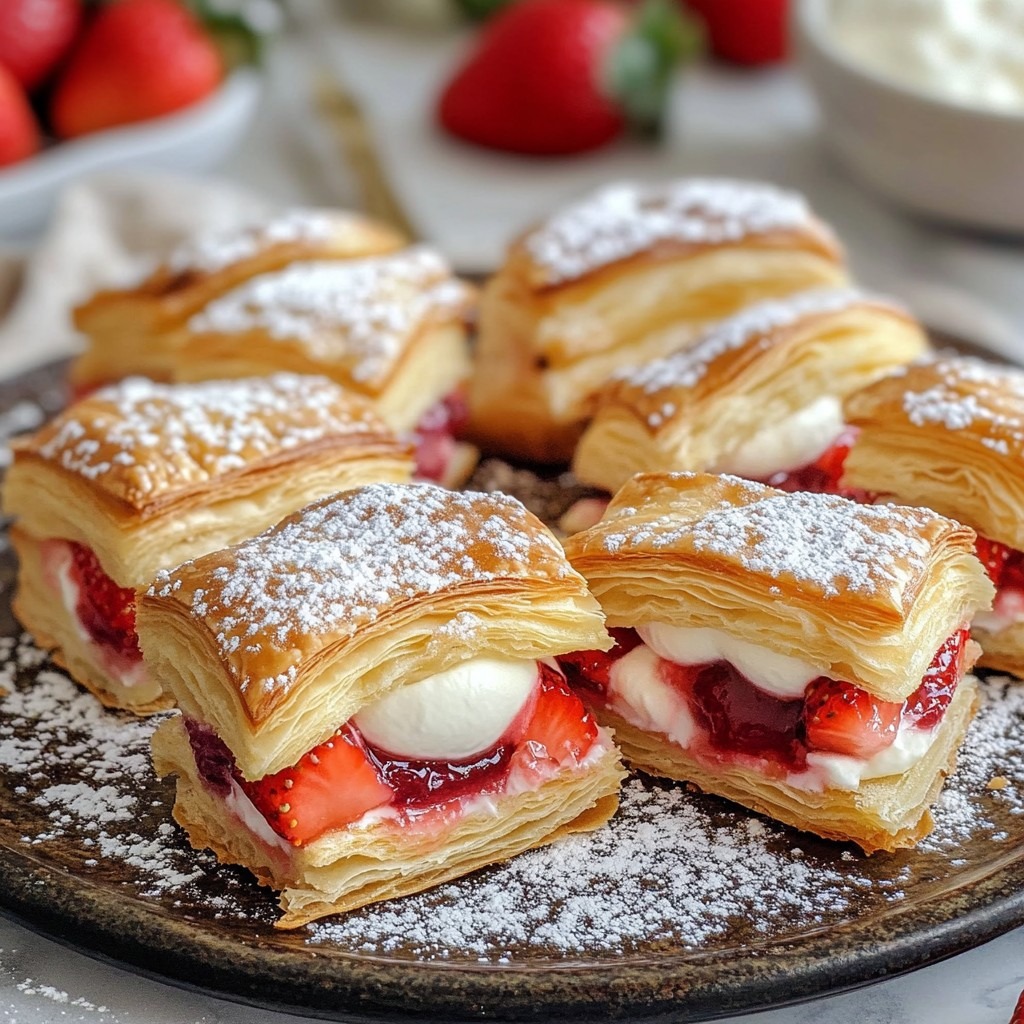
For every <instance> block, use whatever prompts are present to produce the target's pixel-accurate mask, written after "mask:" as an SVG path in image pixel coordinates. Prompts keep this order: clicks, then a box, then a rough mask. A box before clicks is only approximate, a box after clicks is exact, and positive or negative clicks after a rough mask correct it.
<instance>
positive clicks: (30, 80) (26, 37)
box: [0, 0, 82, 91]
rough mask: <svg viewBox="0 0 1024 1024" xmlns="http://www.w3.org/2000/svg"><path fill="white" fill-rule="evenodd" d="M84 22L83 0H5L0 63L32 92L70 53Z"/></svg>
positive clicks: (1, 5)
mask: <svg viewBox="0 0 1024 1024" xmlns="http://www.w3.org/2000/svg"><path fill="white" fill-rule="evenodd" d="M81 24H82V4H81V0H3V2H0V64H2V65H3V66H4V67H5V68H7V70H8V71H10V73H11V74H12V75H14V77H15V78H16V79H17V80H18V81H19V82H20V83H21V84H22V86H23V87H24V88H25V89H26V90H29V91H31V90H32V89H35V87H36V86H37V85H41V84H42V83H43V81H44V80H45V78H46V77H47V75H49V74H50V72H51V71H53V69H54V68H55V67H56V66H57V64H58V63H59V62H60V60H61V58H62V57H63V56H64V55H65V54H66V53H67V52H68V49H69V48H70V46H71V44H72V43H73V42H74V40H75V36H76V35H77V34H78V29H79V27H80V26H81Z"/></svg>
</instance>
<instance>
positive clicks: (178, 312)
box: [71, 209, 405, 391]
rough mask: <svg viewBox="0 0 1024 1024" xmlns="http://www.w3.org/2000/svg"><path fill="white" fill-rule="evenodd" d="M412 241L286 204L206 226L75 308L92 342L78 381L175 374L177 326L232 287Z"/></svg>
mask: <svg viewBox="0 0 1024 1024" xmlns="http://www.w3.org/2000/svg"><path fill="white" fill-rule="evenodd" d="M404 244H405V240H404V239H403V238H402V236H401V235H399V234H398V233H397V232H395V231H394V230H393V229H392V228H390V227H388V226H387V225H384V224H381V223H379V222H378V221H374V220H371V219H370V218H368V217H364V216H362V215H361V214H357V213H350V212H347V211H343V210H315V209H294V210H286V211H284V212H282V213H280V214H277V215H276V216H273V217H269V218H267V219H266V220H263V221H259V222H256V223H252V224H247V225H243V226H241V227H239V228H235V229H231V230H226V231H218V232H201V233H199V234H197V235H195V236H193V237H192V238H190V239H187V240H186V241H185V242H183V243H182V244H181V245H179V246H178V247H177V248H175V249H174V250H173V251H172V252H171V253H170V255H169V256H168V257H167V258H166V260H164V261H163V262H162V263H161V264H160V265H159V266H157V267H156V268H155V269H154V270H153V271H152V272H151V273H149V274H148V275H147V276H146V277H145V278H144V279H143V280H142V281H140V282H139V283H138V284H136V285H134V286H132V287H125V288H119V289H105V290H102V291H99V292H97V293H96V294H95V295H94V296H93V297H92V298H91V299H89V300H88V301H87V302H85V303H83V304H82V305H81V306H79V307H78V308H77V309H76V310H75V313H74V321H75V326H76V327H77V328H78V330H79V331H81V332H82V334H84V335H85V337H86V342H87V348H86V351H85V352H84V353H83V354H82V356H81V357H79V359H78V360H76V362H75V363H74V364H73V365H72V369H71V379H72V382H73V384H74V385H75V386H76V387H77V388H78V389H79V390H80V391H88V390H91V389H93V388H95V387H98V386H99V385H101V384H108V383H110V382H112V381H115V380H120V379H121V378H122V377H128V376H131V375H133V374H140V375H142V376H145V377H152V378H154V379H156V380H168V379H171V378H172V377H173V376H174V370H175V366H176V365H177V359H176V355H175V352H174V349H173V341H174V340H175V337H176V332H178V331H180V330H181V328H182V327H183V326H184V325H185V324H186V323H187V322H188V320H189V318H190V317H192V316H194V315H195V314H196V313H198V312H199V311H200V310H201V309H203V308H204V307H206V306H207V305H209V303H211V302H212V301H213V300H214V299H216V298H218V297H219V296H221V295H223V294H224V293H225V292H227V291H230V290H231V289H232V288H235V287H237V286H238V285H240V284H242V283H243V282H245V281H247V280H249V279H250V278H252V277H255V276H256V275H259V274H267V273H271V272H273V271H276V270H280V269H282V268H283V267H285V266H287V265H288V264H289V263H293V262H296V261H308V260H345V259H354V258H358V257H363V256H372V255H377V254H380V253H385V252H391V251H393V250H395V249H400V248H402V246H403V245H404Z"/></svg>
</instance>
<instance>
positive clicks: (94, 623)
mask: <svg viewBox="0 0 1024 1024" xmlns="http://www.w3.org/2000/svg"><path fill="white" fill-rule="evenodd" d="M69 543H70V547H71V558H72V563H71V577H72V579H73V580H74V581H75V583H76V584H77V586H78V603H77V604H76V606H75V612H76V613H77V615H78V618H79V621H80V622H81V623H82V625H83V626H84V627H85V629H86V631H87V632H88V633H89V636H91V637H92V639H93V640H94V641H95V642H96V643H98V644H102V645H103V646H105V647H111V648H113V649H114V650H116V651H117V652H118V653H119V654H122V655H124V656H125V657H127V658H131V659H136V658H137V659H141V658H142V652H141V651H140V650H139V638H138V635H137V634H136V632H135V591H134V590H132V589H131V588H128V587H119V586H118V585H117V584H116V583H115V582H114V581H113V580H112V579H111V578H110V577H109V576H108V575H107V574H106V573H105V572H104V571H103V567H102V566H101V565H100V563H99V560H98V559H97V558H96V555H95V553H94V552H93V551H92V550H91V549H90V548H87V547H85V545H84V544H76V543H74V542H69Z"/></svg>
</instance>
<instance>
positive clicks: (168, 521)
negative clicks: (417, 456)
mask: <svg viewBox="0 0 1024 1024" xmlns="http://www.w3.org/2000/svg"><path fill="white" fill-rule="evenodd" d="M13 448H14V464H13V466H12V467H11V469H10V470H9V472H8V474H7V478H6V480H5V484H4V494H3V503H4V511H5V512H6V513H7V514H8V515H12V516H15V517H17V518H18V519H19V521H20V523H21V526H22V528H23V529H24V530H25V531H27V532H29V533H31V534H32V535H33V536H35V537H37V538H40V539H45V538H49V537H55V538H65V539H68V540H74V541H77V542H79V543H81V544H85V545H86V546H87V547H89V548H91V549H92V550H93V551H95V553H96V555H97V557H98V558H99V561H100V564H101V565H102V566H103V568H104V570H105V571H106V572H107V574H108V575H109V576H111V577H112V578H113V579H114V581H115V582H116V583H117V584H118V585H119V586H122V587H141V586H144V585H147V584H148V583H149V582H150V581H151V580H152V579H153V577H154V576H155V574H156V572H157V570H159V569H161V568H166V567H168V566H172V565H177V564H179V563H180V562H183V561H186V560H187V559H189V558H192V557H195V556H196V555H200V554H203V553H205V552H207V551H213V550H216V549H218V548H222V547H226V546H228V545H229V544H232V543H235V542H237V541H239V540H241V539H242V538H244V537H250V536H253V535H254V534H256V533H259V532H260V531H262V530H265V529H266V528H267V527H269V526H271V525H273V524H274V523H276V522H278V521H279V520H280V519H282V518H283V517H284V516H286V515H287V514H289V513H290V512H293V511H295V509H297V508H301V507H302V506H304V505H306V504H309V502H311V501H313V500H315V499H317V498H321V497H323V496H324V495H327V494H331V493H334V492H336V491H339V490H345V489H347V488H349V487H354V486H357V485H360V484H363V483H366V482H368V481H371V480H384V481H396V482H400V481H404V480H408V479H409V478H410V477H411V475H412V471H413V457H412V452H411V449H410V447H409V445H408V444H407V443H406V442H403V441H399V440H398V439H397V438H396V437H395V435H394V434H393V433H392V431H391V430H390V428H388V427H387V426H386V425H385V424H384V422H383V421H382V420H381V419H380V418H379V417H378V416H377V415H376V414H375V413H374V411H373V410H372V408H371V407H370V405H369V403H367V402H366V401H365V400H364V399H361V398H359V397H358V396H355V395H351V394H348V393H346V392H345V391H343V390H342V389H341V388H339V387H337V385H335V384H332V383H331V382H330V381H327V380H325V379H324V378H322V377H295V376H290V375H277V376H275V377H271V378H268V379H266V380H263V379H259V380H246V381H236V382H211V383H208V384H204V385H197V386H183V385H156V384H153V383H151V382H149V381H144V380H140V379H134V380H128V381H124V382H122V383H121V384H119V385H115V386H113V387H111V388H107V389H104V390H102V391H99V392H96V393H95V394H93V395H92V396H90V397H89V398H86V399H84V400H83V401H81V402H79V403H77V404H75V405H73V406H71V407H70V408H69V409H68V410H66V411H65V412H64V413H61V414H60V415H59V416H57V417H56V418H55V419H54V420H52V421H51V422H50V423H48V424H47V425H46V426H44V427H43V428H42V429H41V430H39V431H38V432H37V433H35V434H33V435H31V436H30V437H26V438H22V439H20V440H18V441H16V442H15V443H14V445H13Z"/></svg>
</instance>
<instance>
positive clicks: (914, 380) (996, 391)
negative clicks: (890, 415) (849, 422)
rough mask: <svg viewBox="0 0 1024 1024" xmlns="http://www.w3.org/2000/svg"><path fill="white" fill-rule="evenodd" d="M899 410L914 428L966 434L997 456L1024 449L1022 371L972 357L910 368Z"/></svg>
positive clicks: (1023, 375) (1023, 379)
mask: <svg viewBox="0 0 1024 1024" xmlns="http://www.w3.org/2000/svg"><path fill="white" fill-rule="evenodd" d="M904 380H905V383H906V385H907V386H906V390H905V391H904V392H903V411H904V413H905V414H906V417H907V419H908V420H909V421H910V422H911V423H912V424H914V426H916V427H925V426H933V425H937V426H942V427H945V428H946V430H950V431H965V430H969V431H971V432H973V433H975V434H978V435H980V436H981V444H983V445H984V446H985V447H986V448H988V449H990V450H991V451H995V452H998V453H999V454H1001V455H1009V454H1011V451H1012V452H1018V453H1019V452H1020V451H1022V449H1024V373H1021V372H1020V371H1017V370H1012V369H1010V368H1008V367H1001V366H993V365H991V364H987V363H983V362H981V361H979V360H975V359H939V360H936V361H934V362H931V363H924V364H922V365H920V366H915V367H911V368H910V369H909V370H908V371H907V374H906V376H905V378H904Z"/></svg>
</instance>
